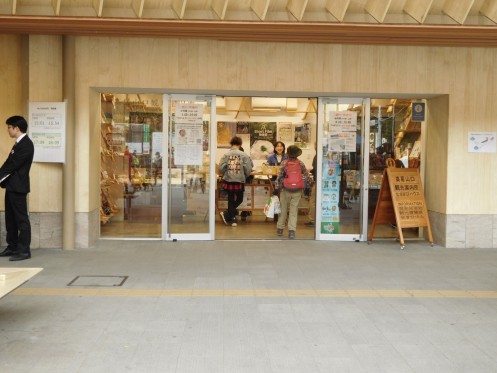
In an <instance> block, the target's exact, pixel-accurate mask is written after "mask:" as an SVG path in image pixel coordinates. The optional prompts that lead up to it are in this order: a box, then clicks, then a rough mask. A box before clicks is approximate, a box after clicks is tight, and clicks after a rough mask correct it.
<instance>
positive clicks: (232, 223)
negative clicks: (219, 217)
mask: <svg viewBox="0 0 497 373" xmlns="http://www.w3.org/2000/svg"><path fill="white" fill-rule="evenodd" d="M237 225H238V224H237V221H236V218H233V220H232V221H231V226H232V227H236V226H237Z"/></svg>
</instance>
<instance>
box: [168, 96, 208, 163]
mask: <svg viewBox="0 0 497 373" xmlns="http://www.w3.org/2000/svg"><path fill="white" fill-rule="evenodd" d="M203 113H204V106H203V105H202V104H177V105H176V113H175V133H174V139H175V141H174V164H175V165H177V166H180V165H183V166H187V165H192V166H202V154H203V153H202V150H203V147H202V143H203V137H204V121H203Z"/></svg>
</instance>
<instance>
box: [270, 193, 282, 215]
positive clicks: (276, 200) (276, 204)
mask: <svg viewBox="0 0 497 373" xmlns="http://www.w3.org/2000/svg"><path fill="white" fill-rule="evenodd" d="M271 200H272V201H273V203H274V213H275V214H281V203H280V199H279V198H278V196H272V197H271Z"/></svg>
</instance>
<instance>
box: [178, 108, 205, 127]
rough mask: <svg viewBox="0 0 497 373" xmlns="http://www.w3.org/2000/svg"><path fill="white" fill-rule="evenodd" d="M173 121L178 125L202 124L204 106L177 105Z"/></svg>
mask: <svg viewBox="0 0 497 373" xmlns="http://www.w3.org/2000/svg"><path fill="white" fill-rule="evenodd" d="M174 115H175V121H176V124H178V123H190V124H202V123H203V115H204V105H201V104H177V105H176V111H175V114H174Z"/></svg>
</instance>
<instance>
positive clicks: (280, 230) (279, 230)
mask: <svg viewBox="0 0 497 373" xmlns="http://www.w3.org/2000/svg"><path fill="white" fill-rule="evenodd" d="M276 234H277V235H278V236H283V229H280V228H278V229H277V230H276Z"/></svg>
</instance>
